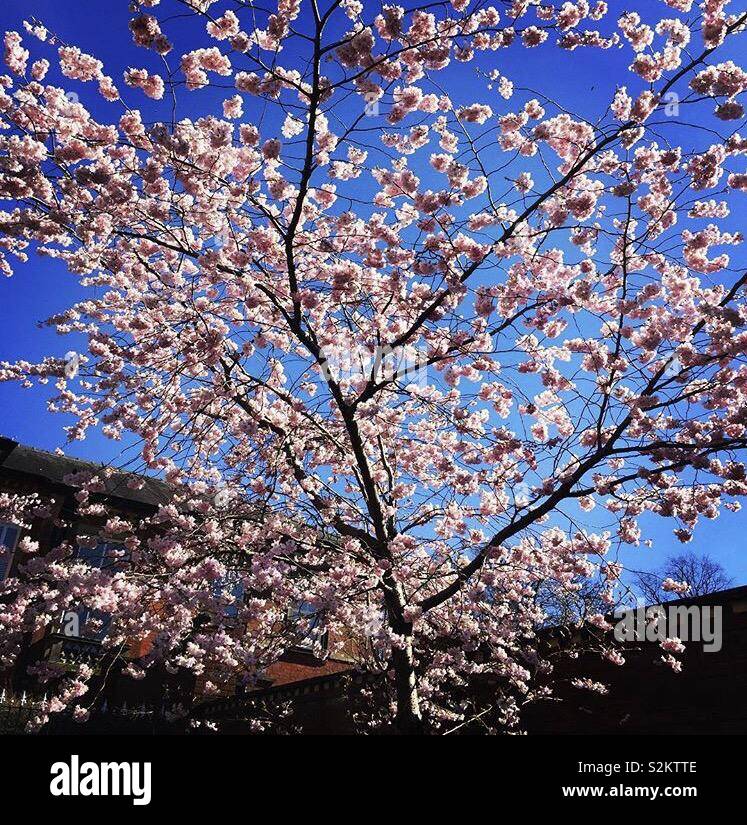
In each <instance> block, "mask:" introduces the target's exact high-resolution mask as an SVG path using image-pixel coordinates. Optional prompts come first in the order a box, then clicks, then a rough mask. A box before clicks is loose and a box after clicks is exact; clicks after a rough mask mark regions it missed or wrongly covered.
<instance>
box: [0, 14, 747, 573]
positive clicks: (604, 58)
mask: <svg viewBox="0 0 747 825" xmlns="http://www.w3.org/2000/svg"><path fill="white" fill-rule="evenodd" d="M230 5H231V4H230V3H228V2H226V3H223V4H221V3H218V4H216V7H215V8H216V10H222V9H223V7H224V6H226V7H228V6H230ZM610 6H611V7H612V10H613V12H612V14H610V17H609V20H610V21H612V20H615V19H616V18H617V16H618V14H619V12H620V11H622V10H623V9H628V10H633V9H636V10H639V11H641V10H643V11H642V14H643V16H644V17H645V16H646V14H645V10H646V9H649V10H650V9H651V8H652V7H656V11H657V13H658V12H659V11H660V8H661V9H666V7H665V6H664V5H663V3H659V2H658V0H638V2H628V3H625V4H622V3H619V2H614V0H613V2H611V3H610ZM156 11H157V12H158V11H159V9H156ZM32 15H33V16H36V17H38V18H39V19H40V20H41V21H42V22H43V23H44V24H45V25H46V26H47V28H49V29H50V30H52V31H54V32H55V33H56V34H57V35H58V36H59V37H60V38H61V39H62V40H63V41H65V42H67V43H71V44H75V45H78V46H80V47H81V49H83V51H85V52H89V53H91V54H94V55H95V56H97V57H99V58H100V59H102V60H103V61H104V63H105V71H106V72H107V74H110V75H112V77H114V79H115V82H116V83H117V85H118V86H120V88H124V84H123V83H122V80H121V77H122V72H123V71H124V69H126V68H127V67H128V66H131V65H135V66H142V67H147V68H149V69H151V70H152V71H159V70H160V69H161V63H160V60H159V59H158V58H157V57H156V56H155V55H154V54H153V53H151V52H147V51H145V50H143V49H136V48H135V47H134V46H133V45H132V43H131V39H130V35H129V32H128V30H127V23H128V20H129V19H130V14H129V12H128V2H127V0H106V2H102V0H64V2H61V1H60V0H2V3H0V26H1V27H2V30H3V31H5V30H6V29H10V28H13V29H17V30H21V25H22V20H23V19H24V18H28V17H30V16H32ZM176 25H181V24H180V23H177V24H176ZM609 25H610V23H609V22H608V23H606V24H602V25H601V26H600V28H601V29H602V30H603V31H607V30H608V29H609ZM169 31H173V29H171V30H169ZM184 34H185V37H186V38H187V39H186V40H184V39H179V38H176V39H177V42H178V43H179V45H180V46H187V47H196V46H197V45H199V43H198V42H197V41H196V40H195V41H194V42H191V41H190V38H193V37H195V34H194V32H192V31H187V30H185V31H184ZM47 51H48V50H45V52H44V56H47V57H49V55H48V54H47V53H46V52H47ZM39 56H41V54H40V55H39ZM496 61H497V62H496ZM284 62H290V61H284ZM629 62H630V52H629V50H627V49H626V50H622V49H621V50H613V51H611V52H605V53H603V54H600V53H599V52H598V51H591V50H590V51H586V50H583V49H580V50H577V51H576V52H573V53H568V52H564V51H561V50H558V49H556V48H552V47H543V48H540V49H535V50H533V51H532V52H531V53H530V52H527V51H526V50H523V49H516V48H514V49H509V50H504V51H502V52H501V53H500V56H499V58H496V57H495V56H493V55H492V54H489V55H487V56H483V57H481V58H480V61H478V65H480V66H481V67H482V68H483V69H489V68H491V67H492V66H493V65H497V66H498V68H499V69H500V70H501V72H502V73H504V74H505V75H506V76H508V77H509V79H511V80H512V81H513V82H514V84H515V85H516V86H517V87H526V88H528V89H539V88H541V89H542V90H543V91H544V92H545V93H546V94H548V95H549V96H550V97H555V98H556V99H558V100H560V101H562V103H563V104H564V105H565V106H566V107H567V108H568V109H569V110H571V111H572V112H574V113H575V114H577V115H583V116H586V117H588V118H589V119H590V120H593V121H596V120H597V119H598V118H599V117H600V116H601V115H602V113H603V112H604V109H605V107H606V105H607V103H608V102H609V100H610V98H611V95H612V93H613V91H614V88H615V86H616V85H617V83H618V82H624V83H627V85H628V87H629V90H631V91H638V90H639V89H641V88H643V86H642V84H640V83H638V82H636V79H635V78H634V77H633V76H632V75H630V74H629V73H628V72H627V66H628V64H629ZM600 66H602V67H604V72H603V73H600V70H599V67H600ZM453 71H454V72H456V73H458V75H459V76H458V77H457V78H456V80H457V82H456V83H454V82H453V79H454V75H452V84H451V86H450V88H456V89H458V91H457V92H456V94H455V95H454V97H455V98H456V100H457V102H464V103H470V102H473V101H474V100H485V94H486V93H485V85H484V82H483V81H481V80H479V79H478V78H477V77H476V74H475V64H467V65H460V66H456V67H454V69H453ZM50 79H51V80H52V81H53V82H54V81H55V80H57V76H56V75H55V74H54V73H53V72H52V73H50ZM74 86H75V88H74V90H75V91H76V92H78V93H79V94H80V95H81V100H82V101H83V102H84V103H85V104H86V105H89V106H90V108H91V109H92V110H93V113H94V115H97V116H99V117H101V118H102V119H104V120H105V119H106V118H107V117H108V118H109V119H111V118H112V117H115V116H118V115H114V114H112V112H113V110H112V109H111V108H110V107H111V104H107V103H105V102H104V101H102V100H101V98H99V97H98V95H97V94H96V93H95V91H94V90H93V89H92V88H86V87H84V86H82V85H81V84H74ZM66 88H67V85H66ZM70 88H71V89H72V88H73V86H70ZM228 94H229V93H228V92H227V91H225V90H215V91H214V92H213V91H210V92H207V93H201V94H200V95H192V96H190V95H182V96H181V98H180V103H179V107H180V108H179V111H178V116H180V117H182V116H190V117H195V116H199V115H202V114H206V113H208V112H216V111H219V106H220V101H221V100H222V99H223V98H225V97H227V96H228ZM529 96H531V95H529ZM525 97H526V95H525V96H524V97H523V98H522V99H525ZM460 98H461V99H460ZM142 102H143V98H142V97H138V98H137V103H138V105H141V104H142ZM501 104H502V101H501V100H500V98H498V97H497V96H496V107H495V108H496V111H498V112H499V113H503V112H504V111H508V109H509V108H511V104H510V103H509V104H505V108H504V109H501V108H500V106H501ZM107 107H109V108H107ZM147 107H148V117H149V119H158V118H159V117H160V118H164V119H166V118H168V117H170V103H169V102H168V101H167V100H164V101H162V102H161V103H153V102H148V104H147ZM143 108H144V107H143ZM255 116H256V117H257V118H259V117H260V113H256V115H255ZM245 119H246V120H250V119H252V118H250V117H248V116H247V117H246V118H245ZM691 139H694V138H692V137H691V133H688V134H687V135H686V136H685V135H683V140H691ZM527 168H530V167H529V166H527ZM538 169H539V167H538ZM540 174H541V169H540ZM742 217H743V215H740V216H736V217H735V218H734V221H733V222H734V225H735V226H736V225H738V224H740V223H742V222H743V221H742V220H741V219H742ZM729 251H730V252H731V253H732V255H733V251H732V250H729ZM82 295H83V292H82V290H81V289H80V288H79V287H78V285H77V281H76V277H75V276H72V275H70V274H68V273H67V272H66V271H65V269H64V267H62V266H60V265H59V264H57V263H55V262H54V261H49V260H47V259H40V258H35V257H34V258H32V259H31V261H30V262H29V263H28V264H26V265H20V266H18V267H17V273H16V275H15V276H14V277H13V278H10V279H4V278H3V279H0V307H2V322H1V323H0V360H7V361H13V360H16V359H19V358H24V359H28V360H29V361H35V360H37V359H40V358H43V357H44V356H45V355H56V356H60V355H62V354H64V353H65V352H66V351H67V350H68V349H70V348H71V341H70V340H69V339H67V338H60V337H59V336H57V335H56V334H55V333H54V332H52V331H50V330H48V329H44V328H38V327H37V324H38V322H40V321H42V320H44V319H45V318H47V317H48V316H50V315H52V314H53V313H55V312H57V311H59V310H61V309H63V308H65V307H66V306H68V305H69V304H70V303H71V302H72V301H74V300H75V299H76V298H78V297H80V296H82ZM45 395H46V392H45V390H44V389H43V388H35V389H32V390H23V389H21V388H20V387H18V386H16V385H11V384H0V433H1V434H3V435H6V436H9V437H11V438H15V439H17V440H19V441H22V442H26V443H29V444H33V445H35V446H39V447H43V448H46V449H54V448H55V447H58V446H62V447H63V448H64V449H65V450H66V451H67V452H68V453H69V454H72V455H76V456H80V457H83V458H89V459H97V460H104V461H116V460H117V457H118V455H119V453H120V451H121V449H122V445H121V444H117V443H114V442H111V441H108V440H106V439H105V438H103V437H102V436H101V435H100V434H98V433H91V434H90V435H89V437H88V439H87V440H86V441H84V442H76V443H74V444H71V445H66V444H65V434H64V432H63V429H62V428H63V426H64V425H65V424H66V423H68V422H66V421H65V420H64V419H63V417H61V416H51V415H49V414H48V412H47V411H46V407H45V404H44V399H45ZM673 526H674V524H673V523H670V522H669V521H667V520H660V519H652V520H651V523H650V529H647V530H646V531H645V533H646V535H649V536H651V537H652V538H653V539H654V542H655V544H654V549H652V550H647V549H646V548H641V549H640V550H637V551H626V555H627V556H628V558H626V559H625V560H626V561H627V562H628V563H630V564H631V565H632V566H636V567H639V568H642V569H647V568H650V567H652V566H655V565H657V564H658V563H659V562H660V561H661V560H662V559H663V558H664V557H665V556H666V555H668V554H669V553H671V552H679V551H680V550H682V545H680V544H679V543H678V542H677V541H676V540H675V539H674V538H673V537H672V535H671V530H672V528H673ZM745 527H747V516H745V515H744V514H742V513H739V514H736V515H734V514H731V513H729V512H728V511H724V514H723V516H722V517H721V518H720V519H719V520H718V521H716V522H713V523H710V522H709V523H705V524H702V525H701V526H700V527H699V529H698V531H697V532H696V536H695V539H694V540H693V542H692V543H691V544H690V545H688V548H687V549H692V550H694V551H695V552H707V553H709V554H710V555H712V556H713V557H715V558H717V559H718V560H719V561H721V563H722V564H723V565H724V566H725V567H726V568H727V570H728V572H729V574H730V575H732V576H733V577H734V579H735V582H736V583H742V582H747V554H745V553H744V551H743V548H742V539H741V531H742V530H743V529H745ZM633 552H635V555H629V553H633Z"/></svg>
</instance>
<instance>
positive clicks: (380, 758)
mask: <svg viewBox="0 0 747 825" xmlns="http://www.w3.org/2000/svg"><path fill="white" fill-rule="evenodd" d="M728 745H729V743H728V742H724V739H723V738H719V737H697V738H695V737H693V738H690V737H668V738H664V737H615V738H606V737H567V738H563V737H541V736H533V737H528V736H516V737H486V738H477V737H461V738H440V739H436V738H434V739H415V738H412V739H407V738H400V739H395V738H389V737H360V738H352V737H320V738H315V737H261V736H257V737H252V736H241V737H231V736H212V737H211V736H189V737H128V736H121V737H91V736H77V737H72V736H71V737H63V736H59V737H52V736H31V737H29V736H24V737H15V736H5V737H2V738H0V754H1V755H0V771H2V773H1V774H0V775H2V777H3V786H4V789H5V792H6V795H7V794H12V798H13V799H15V800H16V801H17V802H18V803H19V804H21V805H23V800H28V801H29V805H30V806H31V807H30V808H29V810H33V811H35V812H37V811H41V810H44V811H45V812H49V813H57V814H58V815H59V814H62V815H64V814H65V813H66V812H67V813H75V814H76V815H78V814H80V813H86V812H90V813H105V812H106V811H109V810H112V811H114V810H119V811H126V812H129V814H128V815H129V816H132V817H134V818H135V819H139V818H141V817H145V818H146V819H147V818H148V817H149V816H151V815H152V814H153V813H156V812H157V813H159V814H162V813H168V814H176V813H182V812H183V813H186V814H190V813H193V812H194V810H195V805H199V806H200V807H202V806H208V807H209V806H212V805H215V806H217V808H222V807H223V806H224V805H226V804H229V803H230V804H232V805H239V806H240V808H241V810H243V811H245V813H246V814H247V815H249V816H252V815H259V812H260V810H263V811H267V810H269V809H268V808H267V806H268V805H277V806H278V812H277V815H283V816H287V815H290V813H291V812H293V811H295V812H297V813H298V814H299V815H303V816H306V815H308V814H309V813H310V812H312V811H314V810H319V809H320V808H321V806H324V808H328V807H329V806H330V805H334V804H335V803H337V804H338V805H341V806H342V807H341V808H340V811H343V810H345V809H346V808H348V806H351V805H352V806H355V807H356V809H358V810H366V809H368V808H369V807H370V806H374V808H375V807H376V806H378V805H379V804H380V803H381V802H382V797H386V796H387V795H388V794H392V793H393V794H395V795H396V797H397V798H398V801H397V803H396V804H397V806H398V808H400V809H401V808H402V807H403V806H404V807H406V808H407V809H409V810H411V811H412V812H413V813H417V811H418V810H419V809H421V810H425V809H433V810H438V809H439V807H440V806H442V805H443V804H444V803H445V802H446V801H448V800H449V799H450V798H451V799H452V801H453V803H454V804H460V803H461V804H463V803H465V802H466V803H467V805H468V806H469V805H473V804H478V803H479V804H480V805H485V804H494V805H502V804H505V803H506V802H509V801H511V802H514V803H518V804H525V805H526V806H527V808H528V810H531V811H532V812H537V811H547V812H548V813H551V812H555V811H563V810H566V809H568V810H571V809H573V810H583V809H589V808H594V809H605V808H608V807H612V806H618V805H620V804H622V805H624V806H625V807H626V808H627V807H628V806H634V807H636V808H639V807H640V808H641V810H642V811H650V812H651V813H655V814H666V812H667V811H669V810H671V809H672V807H674V808H675V809H676V810H678V811H681V810H684V809H685V806H691V805H693V804H698V803H703V802H705V803H716V802H718V803H723V802H729V801H737V800H738V799H740V798H741V795H742V787H741V783H742V782H743V780H742V777H741V774H742V773H743V769H742V768H741V767H740V765H741V762H740V761H739V760H736V759H734V757H733V756H731V757H730V756H729V754H730V753H731V752H732V750H733V749H732V748H729V747H728ZM9 798H10V797H9V796H6V799H9ZM491 800H492V802H491ZM258 806H259V807H258ZM372 810H373V809H372ZM330 815H333V813H332V811H331V812H330ZM334 815H339V814H334Z"/></svg>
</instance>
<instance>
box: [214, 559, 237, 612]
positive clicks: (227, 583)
mask: <svg viewBox="0 0 747 825" xmlns="http://www.w3.org/2000/svg"><path fill="white" fill-rule="evenodd" d="M213 594H214V595H215V596H218V597H220V596H224V597H226V599H227V600H228V599H233V601H232V602H231V603H230V604H226V607H225V610H224V611H223V615H224V616H225V617H226V618H228V619H234V618H236V616H238V613H239V607H240V606H241V602H242V601H243V597H244V582H243V573H242V571H241V570H234V569H230V568H229V569H228V570H227V571H226V575H225V576H224V577H223V578H222V579H218V580H217V581H216V582H215V584H214V585H213Z"/></svg>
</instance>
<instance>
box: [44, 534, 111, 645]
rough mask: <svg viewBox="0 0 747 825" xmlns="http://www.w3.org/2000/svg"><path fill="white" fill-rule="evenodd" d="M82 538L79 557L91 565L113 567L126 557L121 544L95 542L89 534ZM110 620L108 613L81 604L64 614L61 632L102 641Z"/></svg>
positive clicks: (70, 635)
mask: <svg viewBox="0 0 747 825" xmlns="http://www.w3.org/2000/svg"><path fill="white" fill-rule="evenodd" d="M80 539H81V543H80V544H79V545H78V552H77V558H78V559H79V560H80V561H82V562H85V563H86V564H88V565H89V566H90V567H99V568H102V569H103V568H105V569H112V568H114V567H116V565H117V563H118V562H119V561H121V560H122V558H124V557H125V554H126V550H125V548H124V547H123V546H122V545H121V544H116V543H114V542H108V541H96V544H93V541H94V540H96V539H95V537H93V538H91V537H87V536H81V537H80ZM86 539H87V540H86ZM110 621H111V618H110V616H109V615H108V614H106V613H103V612H102V611H100V610H92V609H91V608H88V607H84V606H83V605H81V606H80V607H76V608H73V609H71V610H68V611H67V612H66V613H64V614H63V615H62V618H61V620H60V631H59V632H60V633H62V635H64V636H69V637H72V638H80V639H96V640H98V641H101V640H102V639H103V638H104V636H106V632H107V630H108V627H109V623H110Z"/></svg>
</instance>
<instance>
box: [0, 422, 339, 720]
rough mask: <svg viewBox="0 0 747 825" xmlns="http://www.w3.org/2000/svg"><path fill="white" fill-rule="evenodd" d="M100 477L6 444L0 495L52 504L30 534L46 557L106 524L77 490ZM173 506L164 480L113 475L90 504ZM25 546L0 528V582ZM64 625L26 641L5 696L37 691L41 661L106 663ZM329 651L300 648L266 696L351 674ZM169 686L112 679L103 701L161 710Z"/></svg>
mask: <svg viewBox="0 0 747 825" xmlns="http://www.w3.org/2000/svg"><path fill="white" fill-rule="evenodd" d="M102 469H104V468H103V465H98V464H93V463H90V462H86V461H81V460H79V459H74V458H70V457H68V456H65V455H60V454H56V453H50V452H46V451H44V450H39V449H35V448H33V447H29V446H26V445H22V444H19V443H18V442H16V441H13V440H12V439H9V438H4V437H0V492H9V493H17V494H30V493H37V494H39V495H40V496H42V497H43V499H44V500H45V501H49V500H51V501H52V502H53V505H52V508H51V514H50V516H49V517H48V518H44V519H36V520H35V521H34V522H33V524H32V526H31V530H30V536H31V538H33V539H34V540H36V541H38V542H39V545H40V549H41V552H44V551H45V550H49V549H51V548H52V547H54V546H55V545H57V544H59V543H60V542H61V541H63V540H67V541H69V542H70V543H71V544H73V545H74V544H75V543H76V540H77V539H78V538H79V537H81V536H86V537H92V536H93V537H96V535H97V533H98V532H99V531H100V529H101V527H102V523H101V522H97V521H96V520H95V519H89V518H81V517H80V516H79V515H78V513H77V510H76V500H75V493H76V490H77V488H76V487H75V486H74V485H73V484H72V483H71V480H70V477H71V476H74V475H75V474H77V473H86V472H94V473H97V474H100V472H101V470H102ZM133 482H135V483H133ZM169 498H170V490H169V488H168V486H167V485H166V484H165V483H163V482H161V481H159V480H158V479H154V478H152V477H147V476H139V475H134V474H129V473H124V472H119V471H114V472H111V473H110V474H109V475H108V476H107V477H105V490H104V491H102V492H101V493H99V494H96V495H94V496H92V501H100V502H101V503H104V504H106V506H107V510H108V512H109V513H110V514H111V515H115V514H116V515H119V516H121V517H122V518H127V517H140V518H142V517H144V516H147V515H150V514H151V513H153V512H154V511H155V509H156V508H157V507H158V505H159V504H161V503H166V502H167V501H168V500H169ZM20 538H21V533H20V531H19V529H18V528H17V527H16V526H15V525H12V524H4V523H0V545H3V546H6V547H7V548H8V552H6V553H5V555H4V556H2V557H0V580H2V579H4V578H5V577H6V576H8V575H11V574H12V573H13V571H14V570H15V568H16V565H17V564H18V562H19V559H18V558H17V556H16V554H15V552H14V551H15V547H16V545H17V544H18V540H19V539H20ZM109 548H110V543H108V542H106V541H104V540H103V539H102V540H100V541H98V542H97V543H96V547H95V549H90V548H89V549H85V550H83V549H81V550H80V551H79V552H81V555H83V556H84V557H86V558H87V559H88V560H89V561H91V563H96V562H97V560H98V559H101V558H105V557H106V554H107V550H108V549H109ZM62 625H63V618H62V617H61V621H60V626H57V627H48V628H47V629H46V630H45V631H44V632H43V633H39V634H36V635H35V636H34V637H33V638H29V639H28V644H27V646H26V649H25V651H24V655H23V657H22V660H21V661H20V662H19V664H18V666H17V667H16V668H15V669H14V670H13V671H12V672H5V673H0V689H2V688H5V689H6V690H8V691H9V690H13V691H14V692H15V693H18V692H19V691H24V690H33V684H32V682H31V681H30V680H29V678H28V677H27V676H26V675H25V669H26V666H27V665H28V664H29V663H32V662H34V661H38V660H39V659H48V660H51V661H56V662H62V663H70V664H71V665H72V664H74V663H76V662H85V663H88V664H94V665H96V664H97V663H98V662H99V661H100V659H101V655H102V651H101V644H100V642H99V641H98V640H97V638H96V634H95V633H89V632H87V629H86V622H85V616H83V617H82V621H81V622H80V623H79V632H78V633H70V632H69V629H64V628H63V626H62ZM144 643H147V640H140V644H144ZM137 647H138V640H133V650H134V651H135V652H136V651H137ZM327 647H328V639H327V636H326V634H325V633H324V632H321V633H319V634H317V635H316V637H315V638H314V639H313V644H312V643H309V644H306V643H304V640H300V641H299V644H298V645H297V646H295V647H293V648H292V649H291V650H289V651H288V652H287V653H286V654H285V655H284V656H283V658H282V659H281V660H280V661H278V662H276V663H275V664H273V665H272V666H271V667H270V668H268V670H267V671H266V672H265V674H264V680H263V683H262V689H263V690H266V689H268V688H271V687H273V686H281V685H290V684H293V683H297V682H303V681H306V680H310V679H317V678H319V677H325V676H330V675H333V674H337V673H341V672H344V671H349V670H350V669H351V657H350V656H346V655H344V654H343V655H340V654H335V655H330V654H329V653H328V650H327ZM171 683H173V678H171V679H169V678H167V676H166V674H164V673H154V674H152V675H151V676H149V677H148V678H147V679H146V680H145V681H144V682H133V681H132V680H130V679H125V678H116V677H114V678H112V674H111V673H110V674H109V677H108V678H107V684H106V685H105V688H104V690H103V691H102V697H103V699H104V700H105V701H106V702H107V703H108V704H109V705H112V706H120V705H122V704H125V703H129V704H130V706H132V705H139V704H142V703H143V702H144V703H146V704H147V705H151V704H159V703H161V702H162V701H163V699H164V697H163V695H162V694H163V692H164V689H165V688H166V689H168V690H169V691H171V692H172V693H173V691H174V689H175V687H174V685H173V684H171ZM237 685H240V680H237V682H236V684H232V685H223V686H219V687H222V689H223V693H224V695H232V694H234V693H236V692H237V691H239V692H240V690H241V689H240V687H237ZM178 691H179V693H180V698H182V699H183V700H185V701H187V702H190V703H191V702H193V701H195V700H196V699H197V700H199V698H200V697H199V694H200V685H199V684H190V685H188V686H186V685H184V684H180V685H178Z"/></svg>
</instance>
